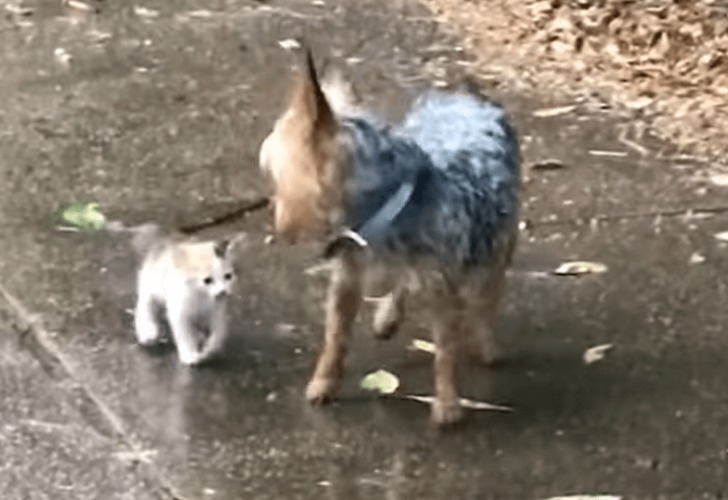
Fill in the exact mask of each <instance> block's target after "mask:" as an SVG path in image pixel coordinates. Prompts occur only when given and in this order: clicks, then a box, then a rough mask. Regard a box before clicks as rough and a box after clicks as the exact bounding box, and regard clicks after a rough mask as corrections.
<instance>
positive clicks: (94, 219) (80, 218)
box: [61, 203, 106, 231]
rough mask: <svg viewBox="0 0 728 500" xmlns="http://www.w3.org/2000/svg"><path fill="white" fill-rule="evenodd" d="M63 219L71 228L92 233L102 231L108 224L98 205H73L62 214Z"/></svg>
mask: <svg viewBox="0 0 728 500" xmlns="http://www.w3.org/2000/svg"><path fill="white" fill-rule="evenodd" d="M61 219H63V221H64V222H67V223H68V224H70V225H71V226H74V227H77V228H79V229H86V230H91V231H98V230H100V229H102V228H103V227H104V223H105V222H106V218H105V217H104V214H103V213H101V211H100V210H99V204H98V203H73V204H71V205H69V206H68V207H66V208H65V209H64V210H63V211H62V212H61Z"/></svg>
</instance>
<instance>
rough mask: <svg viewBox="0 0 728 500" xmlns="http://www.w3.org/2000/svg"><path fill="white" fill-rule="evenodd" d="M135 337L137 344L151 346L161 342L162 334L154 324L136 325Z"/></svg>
mask: <svg viewBox="0 0 728 500" xmlns="http://www.w3.org/2000/svg"><path fill="white" fill-rule="evenodd" d="M136 338H137V342H138V343H139V345H143V346H151V345H156V344H159V343H161V342H162V340H163V339H162V335H161V334H160V333H159V329H158V328H157V326H156V325H147V326H142V327H137V330H136Z"/></svg>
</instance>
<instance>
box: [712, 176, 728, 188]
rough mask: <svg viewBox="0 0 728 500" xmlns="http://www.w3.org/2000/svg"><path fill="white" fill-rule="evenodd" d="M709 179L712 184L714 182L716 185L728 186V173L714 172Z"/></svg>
mask: <svg viewBox="0 0 728 500" xmlns="http://www.w3.org/2000/svg"><path fill="white" fill-rule="evenodd" d="M708 180H709V181H710V182H711V184H714V185H716V186H720V187H726V186H728V174H714V175H711V176H710V177H709V178H708Z"/></svg>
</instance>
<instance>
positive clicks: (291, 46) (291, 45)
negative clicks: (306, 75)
mask: <svg viewBox="0 0 728 500" xmlns="http://www.w3.org/2000/svg"><path fill="white" fill-rule="evenodd" d="M278 45H280V47H281V48H282V49H283V50H296V49H300V48H301V44H300V43H299V42H298V41H297V40H294V39H293V38H286V39H285V40H280V41H279V42H278Z"/></svg>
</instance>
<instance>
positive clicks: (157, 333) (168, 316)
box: [109, 223, 245, 365]
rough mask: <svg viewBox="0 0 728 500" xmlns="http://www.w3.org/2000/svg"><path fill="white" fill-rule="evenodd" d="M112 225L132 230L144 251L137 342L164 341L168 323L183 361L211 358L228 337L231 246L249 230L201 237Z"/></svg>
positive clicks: (233, 275)
mask: <svg viewBox="0 0 728 500" xmlns="http://www.w3.org/2000/svg"><path fill="white" fill-rule="evenodd" d="M109 229H110V230H111V231H114V232H120V231H124V232H130V233H132V234H133V239H132V245H133V247H134V249H135V250H136V252H137V253H138V254H139V255H140V256H141V265H140V267H139V273H138V276H137V303H136V310H135V314H134V326H135V332H136V337H137V341H138V342H139V344H141V345H153V344H158V343H161V342H163V341H164V340H166V339H165V335H164V333H165V330H164V328H165V327H169V330H170V331H171V334H172V337H173V339H174V342H175V345H176V348H177V354H178V356H179V360H180V362H181V363H182V364H184V365H198V364H200V363H202V362H204V361H207V360H208V359H210V358H211V357H212V356H213V355H214V354H216V353H217V351H218V350H219V349H220V347H221V346H222V344H223V342H224V340H225V337H226V333H227V317H226V307H227V299H228V297H229V295H230V293H231V291H232V287H233V284H234V282H235V280H236V272H235V268H234V265H233V260H234V259H233V255H234V253H233V250H234V248H235V247H236V245H238V244H239V243H240V242H241V241H242V240H243V239H244V238H245V235H242V234H239V235H236V236H234V237H232V238H229V239H222V240H217V241H198V240H194V239H190V238H187V237H185V236H183V235H180V234H176V233H171V232H165V231H163V230H162V229H161V228H160V227H159V226H157V225H154V224H145V225H142V226H137V227H133V228H124V227H123V225H121V224H120V223H111V224H110V225H109Z"/></svg>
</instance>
